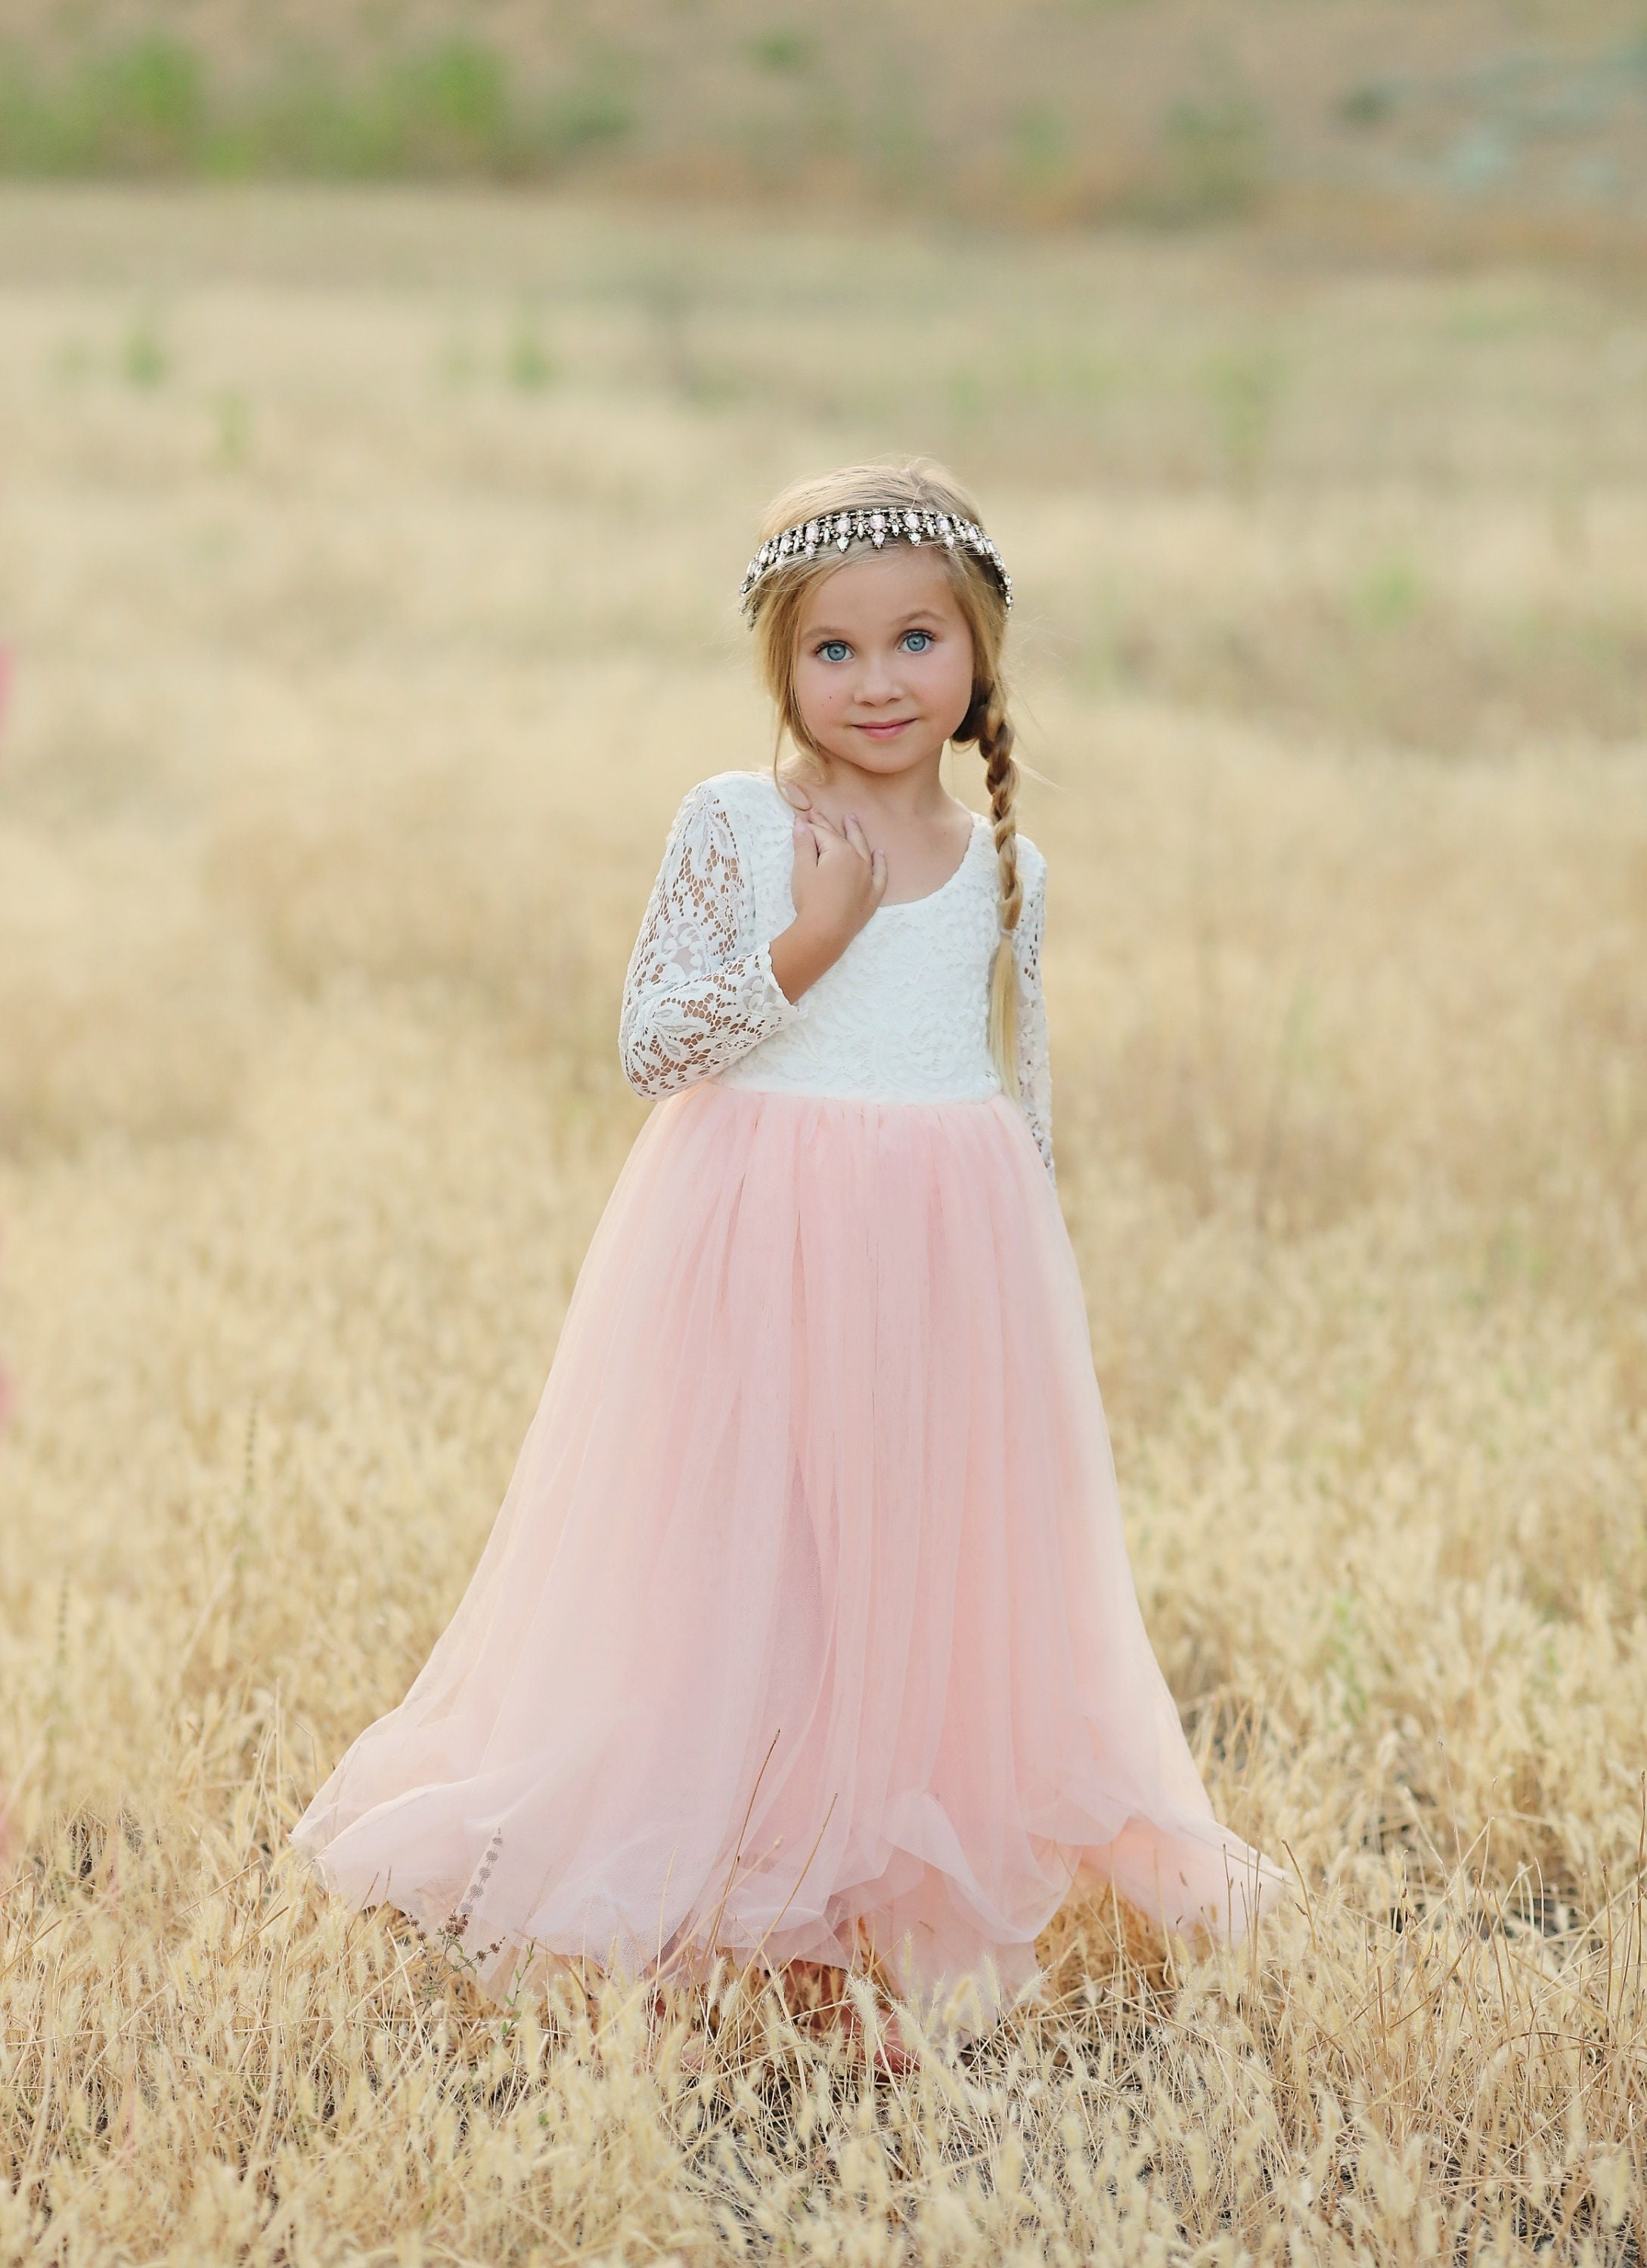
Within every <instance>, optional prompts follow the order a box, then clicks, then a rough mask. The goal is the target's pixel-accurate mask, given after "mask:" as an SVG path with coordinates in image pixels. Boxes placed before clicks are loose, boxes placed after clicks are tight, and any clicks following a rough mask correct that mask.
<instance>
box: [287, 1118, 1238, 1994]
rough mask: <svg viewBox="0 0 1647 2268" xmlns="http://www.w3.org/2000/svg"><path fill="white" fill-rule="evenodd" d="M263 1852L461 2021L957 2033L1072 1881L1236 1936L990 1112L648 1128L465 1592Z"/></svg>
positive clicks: (1100, 1419)
mask: <svg viewBox="0 0 1647 2268" xmlns="http://www.w3.org/2000/svg"><path fill="white" fill-rule="evenodd" d="M296 1839H297V1841H298V1844H299V1846H300V1847H301V1848H302V1849H303V1850H304V1851H306V1852H307V1853H308V1854H309V1856H310V1857H311V1858H312V1859H313V1860H314V1863H315V1865H316V1866H317V1867H318V1868H319V1871H320V1873H321V1876H322V1878H323V1880H324V1881H326V1882H327V1883H328V1884H329V1886H330V1887H331V1888H332V1889H335V1890H336V1891H338V1892H339V1893H341V1894H342V1895H343V1896H344V1897H346V1898H348V1899H349V1900H351V1902H353V1903H354V1904H358V1905H360V1906H367V1905H371V1904H378V1903H380V1902H387V1903H388V1904H393V1905H395V1906H397V1907H399V1908H401V1909H402V1910H403V1911H405V1912H407V1913H409V1914H410V1915H411V1916H413V1917H414V1918H416V1919H417V1920H418V1921H419V1922H421V1923H422V1924H423V1925H425V1926H426V1927H427V1928H429V1929H431V1930H433V1931H444V1932H446V1933H448V1934H449V1935H450V1936H452V1937H454V1938H455V1939H456V1940H458V1941H459V1943H460V1944H461V1946H462V1949H463V1951H464V1953H465V1954H466V1955H467V1956H468V1957H469V1959H471V1960H472V1961H473V1962H474V1963H475V1964H476V1969H477V1970H478V1972H479V1973H480V1974H481V1975H482V1976H483V1977H484V1978H485V1979H486V1980H487V1981H488V1982H490V1983H491V1984H493V1985H494V1986H495V1985H499V1983H500V1982H506V1981H507V1980H508V1979H510V1978H512V1977H518V1976H519V1974H520V1973H521V1965H522V1962H529V1961H530V1960H532V1959H533V1958H534V1957H535V1956H539V1955H564V1956H575V1957H580V1958H583V1959H587V1960H591V1961H594V1962H599V1963H601V1964H602V1965H607V1964H614V1963H615V1964H617V1965H618V1966H620V1967H624V1968H630V1969H641V1968H646V1967H650V1966H653V1965H654V1964H657V1963H659V1962H662V1963H664V1964H666V1965H667V1964H668V1963H669V1962H672V1961H673V1962H688V1961H691V1960H693V1959H697V1958H701V1957H705V1956H706V1955H709V1954H711V1953H713V1952H717V1951H726V1952H729V1953H731V1954H733V1955H736V1956H737V1957H738V1958H740V1959H742V1960H756V1961H760V1962H766V1963H769V1964H771V1965H772V1966H774V1967H776V1966H777V1965H779V1964H781V1963H783V1962H790V1961H797V1960H804V1961H813V1962H825V1963H829V1964H831V1965H838V1966H847V1965H852V1964H853V1963H854V1962H861V1961H863V1960H864V1959H865V1958H866V1957H872V1958H874V1959H875V1960H876V1961H878V1962H880V1963H881V1964H882V1966H883V1970H884V1972H886V1973H887V1974H889V1975H890V1977H892V1978H893V1979H894V1980H895V1981H896V1982H897V1984H898V1985H900V1986H901V1988H902V1989H903V1990H905V1992H908V1993H910V1994H911V1995H912V1996H915V1997H919V1998H920V1999H930V1998H932V1997H934V1996H935V1995H938V1994H941V1993H946V1994H947V1993H951V1992H954V1991H955V1989H956V1988H957V1987H967V1986H970V1987H971V1988H974V1989H975V1990H976V1992H977V1995H978V1999H979V2006H980V2007H981V2010H982V2012H983V2013H984V2014H987V2013H988V2011H989V2010H990V2008H991V2007H993V2006H994V2005H995V2004H996V2001H997V1999H998V1996H999V1994H1000V1993H1001V1992H1002V1991H1003V1990H1005V1991H1011V1990H1013V1989H1015V1988H1016V1987H1017V1986H1019V1985H1022V1984H1023V1982H1024V1981H1025V1980H1026V1979H1027V1978H1028V1977H1030V1976H1031V1975H1032V1974H1033V1971H1034V1965H1035V1961H1034V1949H1033V1941H1034V1939H1035V1937H1036V1935H1037V1933H1038V1931H1040V1930H1041V1929H1042V1928H1043V1927H1044V1926H1045V1924H1046V1923H1047V1921H1048V1920H1049V1919H1050V1918H1052V1914H1053V1912H1054V1911H1056V1909H1057V1908H1058V1906H1059V1904H1060V1903H1061V1901H1062V1900H1063V1899H1064V1898H1065V1897H1066V1896H1067V1894H1068V1892H1069V1890H1070V1889H1071V1887H1072V1885H1073V1884H1074V1882H1075V1880H1076V1878H1077V1876H1078V1875H1081V1874H1086V1875H1088V1876H1093V1877H1097V1878H1099V1879H1100V1880H1103V1881H1111V1882H1113V1883H1114V1885H1115V1886H1116V1888H1117V1889H1119V1892H1120V1893H1121V1894H1122V1896H1125V1897H1126V1899H1128V1900H1129V1901H1131V1902H1132V1903H1134V1904H1136V1905H1138V1906H1140V1907H1141V1908H1143V1909H1144V1910H1145V1911H1147V1912H1148V1913H1150V1914H1152V1915H1154V1916H1156V1917H1158V1918H1161V1919H1163V1920H1164V1921H1165V1922H1166V1923H1167V1924H1169V1925H1170V1926H1173V1927H1175V1928H1177V1929H1179V1930H1183V1931H1190V1930H1193V1928H1195V1927H1196V1926H1206V1927H1208V1928H1210V1929H1212V1930H1213V1931H1215V1932H1218V1933H1225V1932H1228V1933H1238V1932H1239V1931H1240V1929H1241V1928H1242V1927H1243V1926H1244V1924H1245V1923H1246V1922H1247V1921H1248V1920H1250V1919H1251V1918H1252V1916H1253V1914H1254V1913H1255V1912H1256V1911H1258V1909H1259V1904H1260V1903H1261V1901H1262V1900H1263V1899H1264V1898H1265V1897H1267V1896H1269V1895H1270V1894H1271V1893H1272V1892H1273V1889H1274V1887H1275V1885H1276V1883H1277V1882H1278V1880H1279V1878H1278V1877H1276V1876H1275V1875H1274V1873H1273V1872H1272V1870H1271V1869H1270V1868H1269V1867H1267V1865H1266V1864H1265V1862H1264V1861H1263V1860H1261V1859H1259V1856H1258V1854H1257V1853H1256V1852H1253V1851H1252V1850H1251V1849H1249V1848H1248V1847H1247V1845H1244V1843H1242V1842H1241V1841H1240V1840H1239V1839H1238V1838H1237V1837H1236V1836H1234V1835H1232V1834H1231V1833H1230V1832H1229V1831H1227V1830H1225V1829H1223V1828H1222V1827H1221V1826H1220V1825H1219V1824H1218V1823H1217V1821H1216V1820H1215V1817H1214V1815H1213V1813H1212V1809H1211V1808H1210V1806H1209V1804H1208V1800H1207V1796H1206V1793H1205V1792H1204V1790H1203V1788H1202V1786H1201V1783H1200V1776H1199V1774H1198V1773H1197V1771H1196V1769H1195V1764H1194V1762H1193V1758H1192V1757H1191V1755H1190V1752H1189V1749H1188V1748H1187V1746H1186V1744H1185V1739H1184V1734H1183V1732H1182V1730H1181V1728H1180V1726H1179V1722H1178V1712H1177V1710H1176V1708H1175V1706H1174V1705H1173V1701H1172V1697H1171V1694H1170V1693H1169V1691H1168V1690H1167V1687H1166V1684H1165V1682H1164V1681H1163V1677H1162V1675H1161V1673H1160V1670H1159V1669H1158V1668H1157V1667H1156V1661H1155V1657H1154V1655H1153V1654H1152V1653H1151V1651H1150V1647H1149V1642H1148V1637H1147V1636H1146V1634H1145V1631H1144V1627H1143V1623H1142V1620H1141V1616H1140V1613H1139V1609H1138V1602H1137V1598H1136V1595H1135V1594H1134V1587H1133V1581H1132V1576H1131V1572H1130V1571H1129V1568H1128V1565H1127V1560H1126V1545H1125V1543H1124V1541H1123V1537H1122V1532H1121V1522H1120V1514H1119V1506H1118V1504H1117V1499H1116V1491H1115V1478H1114V1471H1113V1467H1112V1462H1111V1456H1110V1447H1109V1440H1108V1435H1107V1432H1106V1431H1105V1427H1104V1414H1103V1410H1102V1408H1101V1406H1100V1403H1099V1399H1098V1391H1097V1385H1096V1383H1095V1381H1094V1378H1093V1373H1092V1362H1091V1353H1090V1348H1089V1339H1088V1335H1087V1326H1086V1317H1085V1313H1084V1309H1083V1307H1082V1295H1081V1287H1080V1284H1079V1281H1078V1278H1077V1275H1076V1270H1075V1258H1074V1255H1073V1253H1072V1251H1071V1249H1070V1246H1069V1241H1068V1238H1067V1234H1066V1233H1065V1230H1064V1226H1063V1221H1062V1218H1061V1216H1060V1211H1059V1208H1058V1203H1057V1199H1056V1197H1055V1195H1054V1192H1053V1190H1052V1184H1051V1182H1050V1181H1049V1179H1048V1177H1047V1175H1046V1172H1045V1167H1043V1165H1042V1163H1041V1160H1040V1158H1039V1156H1038V1153H1037V1152H1036V1149H1035V1146H1034V1143H1033V1141H1032V1139H1031V1138H1030V1132H1029V1129H1028V1126H1027V1124H1026V1122H1025V1121H1024V1119H1023V1116H1022V1114H1021V1113H1020V1112H1019V1111H1018V1109H1017V1108H1016V1106H1014V1105H1013V1104H1012V1103H1010V1102H1008V1101H1006V1100H1004V1099H1003V1098H1001V1097H1000V1096H997V1097H996V1098H994V1099H993V1101H987V1102H976V1103H939V1104H931V1105H925V1104H911V1103H897V1104H881V1103H860V1102H852V1101H835V1100H831V1099H826V1098H823V1097H813V1096H805V1095H795V1094H756V1093H750V1092H747V1091H735V1090H732V1089H728V1088H724V1087H721V1086H717V1085H715V1084H713V1083H709V1084H705V1085H703V1086H697V1087H694V1088H692V1089H691V1091H690V1092H688V1093H687V1094H682V1095H679V1096H676V1097H675V1098H673V1099H672V1100H670V1101H667V1102H665V1103H663V1104H661V1106H660V1107H659V1108H657V1109H656V1110H655V1111H654V1113H653V1115H652V1117H651V1118H650V1120H649V1121H648V1122H647V1124H646V1128H645V1129H644V1130H643V1131H642V1133H641V1135H640V1138H639V1141H638V1142H637V1144H636V1145H635V1148H634V1151H633V1152H632V1153H631V1157H630V1159H629V1160H628V1162H627V1164H626V1165H625V1167H624V1171H623V1174H622V1175H621V1177H620V1178H619V1181H618V1183H617V1189H616V1190H615V1191H614V1193H613V1197H612V1200H611V1203H610V1204H609V1207H608V1208H607V1211H606V1213H605V1216H604V1218H603V1219H602V1222H601V1225H600V1227H599V1229H598V1230H597V1232H596V1233H595V1240H594V1242H593V1244H592V1245H591V1247H590V1250H589V1254H588V1256H587V1260H586V1262H585V1263H584V1268H583V1271H582V1275H581V1277H580V1280H579V1284H578V1287H577V1291H576V1293H575V1295H574V1297H573V1300H572V1307H571V1310H570V1312H569V1314H568V1315H567V1318H566V1323H565V1330H564V1332H563V1335H562V1337H561V1342H560V1346H559V1351H558V1353H557V1355H556V1358H555V1363H554V1368H553V1371H552V1373H551V1375H550V1381H549V1383H548V1386H547V1387H546V1388H545V1390H544V1394H543V1402H542V1404H541V1405H540V1407H539V1410H538V1412H537V1416H536V1418H535V1421H534V1423H533V1425H532V1427H531V1430H530V1432H528V1436H527V1439H526V1443H525V1446H524V1447H523V1448H522V1449H521V1455H520V1460H519V1462H518V1463H517V1465H516V1468H515V1471H514V1476H513V1480H512V1481H511V1483H510V1486H509V1491H508V1495H507V1497H506V1500H505V1502H504V1506H503V1509H502V1511H501V1513H499V1519H498V1522H497V1525H496V1527H495V1528H494V1529H493V1531H492V1534H491V1540H490V1542H489V1543H488V1544H487V1546H486V1549H485V1552H484V1556H483V1557H482V1559H481V1561H480V1565H479V1566H478V1567H477V1568H476V1572H475V1576H474V1579H473V1580H472V1581H471V1582H470V1584H469V1590H468V1592H467V1594H465V1596H464V1598H463V1601H462V1604H461V1605H460V1606H459V1608H458V1610H457V1612H456V1614H455V1616H454V1617H453V1620H452V1622H451V1624H450V1625H449V1627H448V1628H447V1631H446V1632H445V1634H444V1636H443V1637H442V1638H440V1640H439V1643H438V1645H437V1646H436V1647H435V1649H434V1652H433V1653H432V1655H431V1657H430V1659H429V1661H428V1663H427V1665H426V1666H425V1668H424V1670H423V1672H422V1674H421V1675H420V1676H419V1677H418V1678H417V1683H415V1684H414V1685H413V1687H412V1688H411V1690H410V1693H409V1694H408V1695H407V1697H406V1698H405V1700H404V1701H403V1703H402V1704H401V1705H400V1707H399V1708H397V1709H395V1710H394V1711H393V1712H391V1713H390V1714H389V1715H388V1716H387V1717H384V1718H382V1719H380V1721H379V1722H378V1723H377V1724H375V1725H373V1726H372V1727H370V1728H369V1729H368V1730H367V1731H366V1732H365V1733H364V1734H362V1735H361V1736H360V1738H359V1739H358V1741H357V1742H355V1744H354V1746H353V1747H352V1748H351V1749H350V1751H349V1753H348V1754H347V1755H346V1756H344V1758H343V1762H342V1763H341V1764H339V1765H338V1767H337V1769H336V1771H335V1772H334V1773H333V1774H332V1776H331V1778H329V1780H328V1781H327V1783H326V1785H325V1786H323V1787H322V1788H321V1791H320V1793H319V1794H318V1795H317V1796H316V1797H315V1798H314V1802H313V1803H312V1804H311V1805H310V1807H309V1809H308V1811H307V1814H306V1815H305V1816H304V1818H303V1820H302V1822H301V1823H300V1824H299V1828H298V1830H297V1837H296Z"/></svg>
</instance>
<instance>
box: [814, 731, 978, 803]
mask: <svg viewBox="0 0 1647 2268" xmlns="http://www.w3.org/2000/svg"><path fill="white" fill-rule="evenodd" d="M942 760H943V751H942V748H939V749H937V750H936V751H935V752H934V754H933V755H931V756H923V757H922V758H921V759H920V762H918V763H913V764H911V765H910V766H909V767H908V768H907V769H906V770H904V771H897V772H873V771H868V770H864V768H863V767H862V766H861V765H859V764H854V763H852V762H848V760H847V759H846V757H845V756H825V757H822V758H815V759H814V762H815V763H816V767H817V770H818V772H819V773H820V774H821V775H822V777H821V779H820V781H819V785H820V789H821V792H822V793H823V796H824V797H825V798H826V799H828V801H830V802H831V803H838V804H840V805H841V806H843V807H844V808H846V809H848V810H853V811H873V812H878V813H879V814H881V815H882V816H883V818H885V819H889V820H892V821H898V820H920V819H930V818H933V817H934V816H935V815H936V814H939V813H940V812H944V811H948V810H949V808H950V807H951V806H952V805H953V803H954V800H955V799H954V798H953V797H952V796H951V795H950V794H949V792H948V791H947V789H946V788H945V786H944V784H943V774H942V769H941V767H942Z"/></svg>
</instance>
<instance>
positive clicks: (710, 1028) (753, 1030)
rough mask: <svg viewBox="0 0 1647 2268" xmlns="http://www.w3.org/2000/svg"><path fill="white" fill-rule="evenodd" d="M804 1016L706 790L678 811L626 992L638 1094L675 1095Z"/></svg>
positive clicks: (627, 1070)
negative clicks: (765, 940)
mask: <svg viewBox="0 0 1647 2268" xmlns="http://www.w3.org/2000/svg"><path fill="white" fill-rule="evenodd" d="M798 1013H800V1012H799V1011H798V1010H797V1009H796V1008H795V1006H794V1004H793V1003H792V1002H791V1001H790V1000H788V999H787V998H786V997H785V995H784V992H783V990H782V989H781V987H780V986H779V983H778V980H777V979H776V977H774V976H773V975H772V956H771V954H770V952H769V950H768V947H767V946H765V945H759V946H757V944H756V941H755V902H754V895H753V893H752V891H751V890H750V885H749V881H748V878H747V877H746V875H745V874H744V872H743V869H742V865H741V864H740V862H739V858H738V846H737V839H736V837H735V836H734V834H733V832H732V823H731V821H730V820H729V818H728V817H727V813H726V810H725V808H724V806H722V804H721V802H720V798H719V797H718V796H717V795H716V794H715V792H714V790H713V787H711V786H710V785H709V784H707V783H705V784H704V785H702V786H700V787H695V788H694V789H693V790H692V792H691V794H690V795H689V796H688V797H687V799H686V800H685V802H684V803H683V805H682V806H681V808H680V812H679V814H678V815H677V817H676V821H675V826H674V828H673V829H672V830H671V832H670V836H669V841H668V849H667V850H666V851H665V852H664V856H663V865H662V868H661V871H660V873H659V875H658V879H657V880H656V882H655V883H654V885H653V890H652V899H651V902H650V903H649V905H648V906H647V908H646V920H645V921H644V922H643V923H642V924H641V930H640V935H639V938H638V939H636V941H635V950H634V953H633V954H632V955H631V959H630V963H629V974H628V976H627V977H626V979H625V980H624V1010H623V1017H622V1020H621V1022H620V1024H619V1027H618V1047H619V1049H620V1052H621V1054H622V1057H623V1064H624V1078H625V1079H627V1080H628V1081H629V1084H630V1085H631V1086H632V1087H633V1088H634V1089H635V1090H636V1092H637V1093H638V1094H646V1095H661V1094H678V1093H679V1091H680V1090H681V1089H682V1088H683V1087H686V1086H692V1085H693V1084H694V1082H695V1081H696V1080H698V1079H708V1078H711V1077H713V1074H714V1073H715V1072H716V1071H721V1070H724V1069H725V1067H726V1066H727V1064H730V1063H733V1062H735V1060H736V1058H737V1057H739V1056H741V1055H743V1054H745V1053H747V1051H748V1050H749V1049H750V1048H753V1047H757V1046H758V1045H759V1044H760V1042H761V1041H763V1040H764V1039H766V1038H768V1037H769V1036H770V1035H771V1034H772V1033H773V1032H776V1031H779V1030H780V1029H781V1028H782V1027H783V1026H784V1025H785V1024H787V1023H788V1022H790V1021H791V1020H793V1019H794V1017H795V1016H796V1015H797V1014H798Z"/></svg>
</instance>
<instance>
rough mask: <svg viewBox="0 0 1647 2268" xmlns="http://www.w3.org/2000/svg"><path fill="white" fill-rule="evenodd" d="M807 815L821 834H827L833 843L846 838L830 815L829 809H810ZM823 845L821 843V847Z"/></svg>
mask: <svg viewBox="0 0 1647 2268" xmlns="http://www.w3.org/2000/svg"><path fill="white" fill-rule="evenodd" d="M807 816H808V818H809V821H811V823H812V825H813V826H814V827H816V828H817V830H818V832H819V833H820V834H821V835H823V836H827V837H828V839H829V840H830V841H831V843H839V842H841V841H842V840H843V839H844V838H843V836H842V835H841V832H840V829H839V828H838V827H837V826H836V824H835V822H834V821H833V820H832V819H831V817H830V815H829V814H828V812H827V811H810V812H809V813H808V814H807ZM821 847H822V846H821V845H820V848H821Z"/></svg>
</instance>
